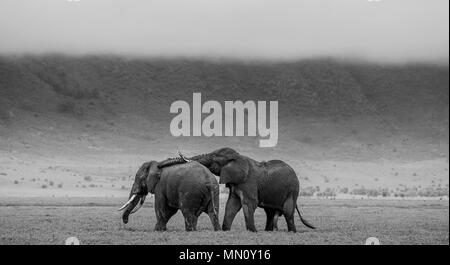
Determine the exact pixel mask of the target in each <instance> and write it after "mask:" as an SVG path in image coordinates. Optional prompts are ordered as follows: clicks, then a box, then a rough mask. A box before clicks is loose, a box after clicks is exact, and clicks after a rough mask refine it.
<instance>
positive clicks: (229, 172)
mask: <svg viewBox="0 0 450 265" xmlns="http://www.w3.org/2000/svg"><path fill="white" fill-rule="evenodd" d="M185 159H186V160H194V161H197V162H199V163H200V164H203V165H204V166H205V167H207V168H208V169H209V170H210V171H211V172H212V173H213V174H215V175H217V176H220V184H239V183H243V182H245V181H247V178H248V171H249V165H248V161H247V159H246V158H245V157H242V156H241V155H240V154H239V153H238V152H236V151H235V150H233V149H231V148H228V147H225V148H221V149H219V150H216V151H213V152H211V153H208V154H203V155H199V156H194V157H191V158H185Z"/></svg>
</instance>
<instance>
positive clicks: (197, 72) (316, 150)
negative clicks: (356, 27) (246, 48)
mask: <svg viewBox="0 0 450 265" xmlns="http://www.w3.org/2000/svg"><path fill="white" fill-rule="evenodd" d="M193 92H201V93H202V98H203V101H206V100H217V101H219V102H223V101H224V100H243V101H246V100H267V101H269V100H278V101H279V108H280V110H279V118H280V140H279V147H278V149H276V150H278V152H281V153H283V152H284V148H287V149H289V148H292V150H299V149H298V148H301V149H302V150H308V152H303V151H299V152H303V153H304V154H305V155H312V156H322V155H323V156H327V155H331V156H333V157H334V156H341V155H342V156H343V157H349V158H351V157H352V156H353V157H365V156H366V155H367V156H368V157H383V156H385V155H386V154H385V153H383V152H384V150H387V149H389V150H392V149H396V148H397V147H396V146H398V147H401V146H405V145H406V146H407V147H408V148H406V149H404V155H408V154H411V153H420V152H425V154H420V155H419V157H426V156H447V157H448V125H449V115H448V113H449V107H448V106H449V104H448V103H449V69H448V66H432V65H377V64H363V63H350V62H340V61H335V60H328V59H317V60H304V61H299V62H293V63H265V64H256V63H241V62H208V61H195V60H190V61H187V60H161V59H146V60H137V59H127V58H119V57H95V56H89V57H65V56H56V55H55V56H23V57H0V136H1V135H4V136H5V135H9V137H12V138H10V139H14V135H17V132H18V131H20V130H24V129H26V128H27V127H29V126H35V127H36V126H37V127H39V126H49V124H51V123H52V122H56V123H57V124H60V125H61V124H68V125H69V124H70V126H76V125H77V124H79V125H82V126H85V125H86V126H88V125H89V126H91V124H86V123H89V122H91V123H92V121H95V122H96V125H95V126H93V127H89V126H88V127H87V128H85V127H83V130H91V131H95V130H101V131H102V130H103V131H105V132H107V133H109V137H111V139H114V137H119V134H120V135H123V134H125V135H128V136H130V137H141V138H144V139H145V137H146V136H145V134H147V135H148V139H162V138H164V139H165V138H167V137H170V135H168V128H169V123H170V120H171V118H172V117H173V116H174V115H173V114H170V113H169V107H170V104H171V103H172V102H173V101H175V100H178V99H183V100H187V101H188V102H191V100H192V93H193ZM110 127H114V128H115V129H114V130H111V128H110ZM70 128H72V127H70ZM66 130H69V129H67V128H66ZM69 131H70V130H69ZM12 132H14V133H12ZM72 132H73V133H76V129H74V128H73V130H72ZM115 135H116V136H115ZM405 139H406V140H405ZM411 139H414V141H413V142H406V144H405V143H402V142H401V141H410V140H411ZM197 140H198V139H177V141H180V142H183V141H184V142H191V143H192V142H193V141H194V142H195V141H197ZM199 141H200V140H199ZM205 141H212V140H211V139H208V140H205ZM243 141H244V142H245V143H248V146H249V148H252V147H251V146H253V147H254V146H255V144H254V140H251V139H250V140H248V141H247V140H243ZM416 141H419V142H420V144H419V146H420V147H421V150H418V151H417V152H416V151H415V150H416V149H415V148H419V147H417V146H416V145H417V142H416ZM355 142H356V143H357V145H358V144H361V143H362V144H363V145H364V149H361V148H360V147H357V149H358V150H357V152H356V151H355V150H354V149H353V148H354V146H355ZM221 143H225V144H227V143H229V144H230V145H233V144H234V145H236V144H238V143H240V142H235V141H233V140H230V142H227V141H226V140H224V141H223V142H221ZM343 143H344V144H343ZM349 146H350V147H349ZM367 146H369V147H367ZM206 147H207V146H205V148H206ZM243 148H244V147H243ZM296 148H297V149H296ZM306 148H308V149H306ZM336 148H337V149H336ZM433 148H434V149H436V148H437V149H436V150H437V151H436V150H435V151H432V149H433ZM398 149H399V150H400V151H399V152H397V154H396V155H399V153H401V148H398ZM434 149H433V150H434ZM427 150H430V151H429V152H428V151H427ZM354 152H356V153H354ZM413 156H414V154H413ZM387 157H389V155H387Z"/></svg>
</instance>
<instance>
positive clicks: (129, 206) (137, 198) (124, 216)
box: [122, 194, 141, 224]
mask: <svg viewBox="0 0 450 265" xmlns="http://www.w3.org/2000/svg"><path fill="white" fill-rule="evenodd" d="M130 200H131V201H129V202H128V203H127V204H126V207H125V211H123V214H122V221H123V223H124V224H126V223H128V217H129V215H130V213H132V211H133V209H134V208H135V207H136V205H137V204H138V203H139V202H140V201H141V196H140V195H131V194H130Z"/></svg>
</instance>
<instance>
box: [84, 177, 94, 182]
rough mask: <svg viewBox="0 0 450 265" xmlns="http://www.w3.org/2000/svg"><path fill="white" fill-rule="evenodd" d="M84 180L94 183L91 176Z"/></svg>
mask: <svg viewBox="0 0 450 265" xmlns="http://www.w3.org/2000/svg"><path fill="white" fill-rule="evenodd" d="M84 180H85V181H88V182H89V181H92V177H91V176H85V177H84Z"/></svg>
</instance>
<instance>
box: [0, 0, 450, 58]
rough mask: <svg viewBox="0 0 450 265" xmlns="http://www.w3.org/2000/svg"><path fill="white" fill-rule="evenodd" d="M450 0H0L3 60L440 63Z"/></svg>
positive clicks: (445, 45)
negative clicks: (79, 57) (49, 56)
mask: <svg viewBox="0 0 450 265" xmlns="http://www.w3.org/2000/svg"><path fill="white" fill-rule="evenodd" d="M448 9H449V1H448V0H378V1H376V0H180V1H176V0H79V1H78V2H76V1H72V2H71V1H69V0H0V53H23V52H26V53H42V52H58V53H59V52H63V53H70V54H84V53H114V54H133V55H153V56H155V55H156V56H212V57H233V58H251V59H255V58H256V59H298V58H304V57H314V56H338V57H342V56H343V57H358V58H362V59H371V60H381V61H385V60H388V61H404V60H408V61H434V60H437V61H444V62H448V56H449V52H448V51H449V49H448V45H449V33H448V31H449V11H448Z"/></svg>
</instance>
